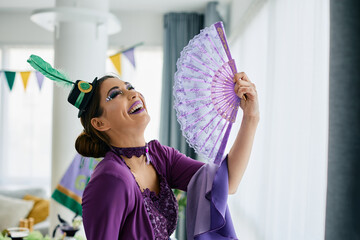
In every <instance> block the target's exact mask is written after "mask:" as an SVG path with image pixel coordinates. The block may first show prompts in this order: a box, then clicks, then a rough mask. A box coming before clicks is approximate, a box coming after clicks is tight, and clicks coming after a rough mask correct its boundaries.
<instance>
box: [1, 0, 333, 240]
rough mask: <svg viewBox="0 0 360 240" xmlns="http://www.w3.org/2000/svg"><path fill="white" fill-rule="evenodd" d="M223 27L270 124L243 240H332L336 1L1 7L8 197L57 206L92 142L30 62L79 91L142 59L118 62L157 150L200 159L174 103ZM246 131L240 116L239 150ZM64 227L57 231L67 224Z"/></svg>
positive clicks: (112, 0) (264, 126)
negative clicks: (82, 144) (187, 57)
mask: <svg viewBox="0 0 360 240" xmlns="http://www.w3.org/2000/svg"><path fill="white" fill-rule="evenodd" d="M218 20H222V21H223V22H224V25H225V29H226V34H227V37H228V41H229V44H230V49H231V52H232V55H233V58H234V59H235V61H236V64H237V68H238V71H241V72H242V71H244V72H246V73H247V75H248V76H249V78H250V80H251V81H252V82H254V83H255V84H256V87H257V91H258V96H259V104H260V115H261V117H260V122H259V125H258V129H257V132H256V136H255V142H254V146H253V150H252V154H251V158H250V161H249V165H248V168H247V170H246V172H245V175H244V177H243V179H242V182H241V184H240V186H239V189H238V191H237V193H236V194H235V195H231V196H229V207H230V210H231V213H232V218H233V222H234V226H235V228H236V232H237V235H238V237H239V239H249V240H253V239H254V240H255V239H256V240H259V239H269V240H270V239H273V240H282V239H284V240H285V239H291V240H297V239H314V240H316V239H324V236H325V212H326V187H327V158H328V128H329V120H328V115H329V26H330V25H329V1H326V0H317V1H312V0H304V1H291V0H278V1H275V0H221V1H217V2H210V1H207V0H198V1H192V0H181V1H180V0H171V1H163V0H153V1H146V0H132V1H127V0H105V1H95V0H93V1H92V0H57V1H55V0H33V1H25V0H11V1H10V0H1V1H0V70H1V73H0V133H1V134H0V186H1V187H2V188H4V189H7V188H12V187H14V188H18V187H21V188H41V189H43V190H44V191H45V194H44V196H43V198H50V195H51V193H52V191H53V190H54V188H55V186H56V184H57V183H58V182H59V181H60V179H61V177H62V176H63V174H64V172H65V171H66V169H67V167H68V166H69V165H70V163H71V161H72V159H73V157H74V156H75V153H76V151H75V149H74V141H75V138H76V136H77V135H78V134H79V133H80V132H81V130H82V127H81V125H80V122H79V120H78V119H77V118H76V116H77V111H76V110H75V108H74V109H73V107H72V106H70V105H69V104H68V103H67V102H66V98H67V94H68V92H67V91H65V90H63V89H60V88H58V87H53V86H54V85H53V83H52V82H51V81H49V80H47V79H45V80H44V81H43V82H42V81H41V80H39V79H37V77H36V75H35V74H34V73H33V72H31V73H30V76H29V78H28V79H27V80H24V76H23V75H22V74H21V73H22V72H27V71H32V69H31V68H30V66H29V65H28V64H27V62H26V60H27V58H28V57H29V55H30V54H36V55H39V56H41V57H43V58H44V59H45V60H46V61H48V62H49V63H51V64H52V65H55V67H57V68H60V69H63V70H64V71H65V72H67V73H69V75H70V76H71V77H73V78H74V79H83V80H87V81H92V80H93V78H94V77H95V76H101V75H104V74H106V73H116V74H120V73H119V69H117V68H116V67H115V65H114V61H113V60H112V59H111V58H110V57H111V56H114V55H116V54H117V53H121V52H123V51H124V50H125V49H129V48H130V49H133V54H134V57H135V63H136V64H135V65H134V64H133V63H132V62H131V60H129V58H127V57H126V56H125V55H124V54H120V56H119V59H118V60H117V61H120V62H121V65H120V67H121V74H120V75H121V78H122V79H124V80H125V81H129V82H131V83H132V84H133V85H134V86H135V88H136V89H137V90H138V91H140V92H141V93H142V94H143V95H144V96H145V99H146V101H147V105H148V109H149V113H150V116H151V121H150V124H149V126H148V128H147V132H146V140H147V141H150V140H151V139H160V141H161V143H163V144H167V145H171V146H173V147H176V148H178V149H179V150H181V151H182V152H183V153H185V154H187V155H190V156H191V155H192V154H193V153H192V151H191V150H190V149H189V148H188V147H187V146H186V144H185V141H184V140H183V139H182V140H181V138H182V136H181V132H180V131H179V126H177V122H176V120H174V119H175V118H174V112H173V110H172V107H171V104H170V103H169V101H168V100H167V99H170V102H171V93H172V92H171V91H172V90H171V89H172V88H171V86H172V81H173V79H172V77H171V76H173V74H174V71H175V70H176V66H175V63H176V59H177V58H178V56H179V54H180V51H181V50H182V48H183V47H184V46H185V45H186V44H187V42H188V41H189V40H190V39H191V38H192V37H193V36H194V35H196V34H197V33H199V31H200V29H202V28H203V27H206V26H209V25H210V24H212V23H214V22H215V21H218ZM176 24H179V25H176ZM174 26H176V27H174ZM176 30H177V31H178V33H177V34H179V35H176V33H173V32H174V31H176ZM176 36H177V37H176ZM179 36H180V37H179ZM182 36H184V37H183V39H180V38H182ZM132 47H133V48H132ZM11 72H14V73H15V74H13V76H12V75H11ZM169 104H170V105H169ZM169 116H173V117H169ZM241 119H242V113H241V111H239V113H238V117H237V122H236V123H235V125H234V126H233V128H232V133H231V135H230V139H229V142H228V145H227V150H229V149H230V147H231V145H232V142H233V141H234V139H235V136H236V134H237V130H238V129H239V127H240V124H241ZM171 129H177V130H176V131H172V130H171ZM170 133H171V134H173V135H171V134H170ZM174 134H175V135H174ZM174 139H175V140H174ZM194 157H196V156H195V155H194ZM0 194H1V193H0ZM50 205H51V208H50V209H51V211H53V212H61V213H62V212H65V211H66V209H64V208H63V207H62V206H60V205H58V204H57V203H56V202H55V201H53V200H52V201H51V203H50ZM53 214H54V213H53ZM64 214H65V215H66V213H64ZM54 216H55V215H53V216H51V217H50V222H52V223H51V224H52V225H51V226H54V225H55V224H57V220H56V217H54ZM50 230H52V227H50ZM178 231H183V230H181V229H180V230H179V229H178ZM177 238H178V239H184V236H181V234H180V235H179V234H178V235H177Z"/></svg>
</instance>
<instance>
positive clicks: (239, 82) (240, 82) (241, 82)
mask: <svg viewBox="0 0 360 240" xmlns="http://www.w3.org/2000/svg"><path fill="white" fill-rule="evenodd" d="M240 87H254V88H255V84H253V83H251V82H247V81H244V80H237V82H236V84H235V92H237V90H238V89H239V88H240Z"/></svg>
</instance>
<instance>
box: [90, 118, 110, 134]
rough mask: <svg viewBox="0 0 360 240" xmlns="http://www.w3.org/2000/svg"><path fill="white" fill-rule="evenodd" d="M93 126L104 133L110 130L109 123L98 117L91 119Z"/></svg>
mask: <svg viewBox="0 0 360 240" xmlns="http://www.w3.org/2000/svg"><path fill="white" fill-rule="evenodd" d="M90 122H91V125H92V126H93V127H94V128H95V129H96V130H98V131H100V132H104V131H107V130H109V129H110V126H109V124H108V122H107V121H106V120H104V119H100V118H98V117H96V118H92V119H91V121H90Z"/></svg>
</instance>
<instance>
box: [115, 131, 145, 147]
mask: <svg viewBox="0 0 360 240" xmlns="http://www.w3.org/2000/svg"><path fill="white" fill-rule="evenodd" d="M110 144H111V146H114V147H119V148H131V147H143V146H145V144H146V141H145V137H144V135H143V134H142V135H140V136H139V135H138V136H135V135H132V136H123V137H121V136H120V137H116V138H111V140H110Z"/></svg>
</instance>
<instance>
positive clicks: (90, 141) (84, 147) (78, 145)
mask: <svg viewBox="0 0 360 240" xmlns="http://www.w3.org/2000/svg"><path fill="white" fill-rule="evenodd" d="M75 149H76V151H77V152H78V153H79V154H80V155H82V156H84V157H94V158H98V157H104V156H105V154H106V153H107V152H108V151H109V150H110V149H109V146H108V145H107V144H106V143H104V142H103V141H99V139H97V138H92V137H91V136H90V135H88V134H87V133H86V132H84V131H83V132H82V133H81V134H80V135H79V136H78V138H77V139H76V142H75Z"/></svg>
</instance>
